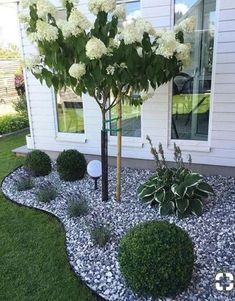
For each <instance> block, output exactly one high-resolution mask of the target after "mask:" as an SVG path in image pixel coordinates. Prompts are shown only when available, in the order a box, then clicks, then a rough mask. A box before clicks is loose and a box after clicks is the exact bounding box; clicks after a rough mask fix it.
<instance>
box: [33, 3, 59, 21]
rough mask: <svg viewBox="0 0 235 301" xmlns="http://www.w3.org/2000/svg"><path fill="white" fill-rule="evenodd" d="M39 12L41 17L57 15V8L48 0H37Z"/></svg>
mask: <svg viewBox="0 0 235 301" xmlns="http://www.w3.org/2000/svg"><path fill="white" fill-rule="evenodd" d="M37 14H38V17H39V18H42V19H46V18H47V16H48V14H51V15H52V17H55V16H56V8H55V6H54V5H53V4H51V3H50V2H48V1H47V0H37Z"/></svg>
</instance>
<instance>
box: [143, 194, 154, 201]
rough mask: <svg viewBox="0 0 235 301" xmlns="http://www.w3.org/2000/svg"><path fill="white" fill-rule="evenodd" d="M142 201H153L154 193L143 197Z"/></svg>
mask: <svg viewBox="0 0 235 301" xmlns="http://www.w3.org/2000/svg"><path fill="white" fill-rule="evenodd" d="M141 201H142V202H143V203H152V202H153V201H154V197H153V195H150V196H146V197H144V198H142V199H141Z"/></svg>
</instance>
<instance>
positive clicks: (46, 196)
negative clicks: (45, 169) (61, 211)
mask: <svg viewBox="0 0 235 301" xmlns="http://www.w3.org/2000/svg"><path fill="white" fill-rule="evenodd" d="M57 195H58V192H57V189H56V187H55V186H54V185H53V184H52V183H51V182H49V181H45V182H44V183H42V184H40V185H39V187H38V189H37V191H36V196H37V199H38V201H39V202H43V203H49V202H50V201H53V200H55V198H56V197H57Z"/></svg>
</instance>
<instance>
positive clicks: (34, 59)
mask: <svg viewBox="0 0 235 301" xmlns="http://www.w3.org/2000/svg"><path fill="white" fill-rule="evenodd" d="M40 63H41V57H40V56H39V55H36V56H31V57H30V58H27V59H25V60H23V61H21V65H22V67H23V68H26V69H28V70H32V69H34V68H36V67H37V66H38V65H39V64H40Z"/></svg>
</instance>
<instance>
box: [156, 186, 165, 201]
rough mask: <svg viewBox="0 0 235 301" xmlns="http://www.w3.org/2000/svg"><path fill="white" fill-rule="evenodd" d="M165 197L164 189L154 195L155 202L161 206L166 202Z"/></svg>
mask: <svg viewBox="0 0 235 301" xmlns="http://www.w3.org/2000/svg"><path fill="white" fill-rule="evenodd" d="M165 196H166V191H165V190H164V189H161V190H158V191H156V192H155V193H154V199H155V201H157V202H158V203H160V204H161V203H163V202H164V200H165Z"/></svg>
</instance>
